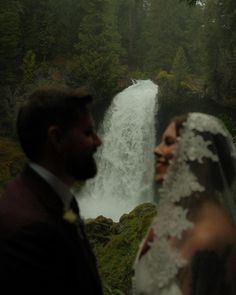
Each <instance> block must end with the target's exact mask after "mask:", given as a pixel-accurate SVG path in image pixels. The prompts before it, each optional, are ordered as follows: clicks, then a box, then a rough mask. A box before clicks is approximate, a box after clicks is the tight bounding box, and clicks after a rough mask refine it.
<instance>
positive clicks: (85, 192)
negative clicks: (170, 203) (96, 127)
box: [77, 80, 158, 221]
mask: <svg viewBox="0 0 236 295" xmlns="http://www.w3.org/2000/svg"><path fill="white" fill-rule="evenodd" d="M157 91H158V87H157V85H155V84H154V83H153V82H152V81H150V80H138V81H136V83H135V84H134V85H132V86H130V87H128V88H126V89H125V90H123V91H122V92H120V93H119V94H118V95H116V96H115V97H114V99H113V102H112V104H111V106H110V108H109V109H108V111H107V113H106V115H105V118H104V121H103V125H102V126H101V128H100V131H99V133H100V136H101V138H102V140H103V145H102V147H100V150H99V151H98V153H97V155H96V162H97V165H98V174H97V176H96V178H94V179H93V180H90V181H87V183H86V185H85V186H84V188H83V189H82V190H81V192H80V193H79V194H78V196H77V197H78V201H79V206H80V209H81V215H82V216H83V217H85V218H90V217H91V218H95V217H97V216H99V215H103V216H105V217H110V218H112V219H113V220H114V221H118V220H119V218H120V217H121V215H123V214H124V213H128V212H130V211H131V210H132V209H134V207H135V206H137V205H138V204H140V203H143V202H148V201H152V200H153V194H154V192H153V187H152V183H153V175H154V156H153V152H152V150H153V148H154V144H155V124H154V122H155V121H154V119H155V113H156V107H157V103H156V95H157Z"/></svg>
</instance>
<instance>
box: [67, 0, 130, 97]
mask: <svg viewBox="0 0 236 295" xmlns="http://www.w3.org/2000/svg"><path fill="white" fill-rule="evenodd" d="M113 9H114V7H113V5H112V1H110V0H105V1H99V2H98V1H95V0H91V1H89V2H88V1H81V10H82V15H83V17H82V20H81V25H80V28H79V32H78V42H77V43H76V45H75V48H76V50H77V55H76V56H75V58H74V60H73V65H74V66H73V68H72V69H73V71H72V72H73V79H74V80H75V81H77V82H78V83H80V84H81V83H83V84H87V85H88V86H89V87H90V88H92V89H93V90H94V92H95V93H96V94H97V96H99V97H100V98H104V96H107V95H108V94H109V93H111V92H115V91H117V81H118V80H119V78H120V77H122V76H123V74H124V67H123V66H122V65H121V63H120V58H121V55H122V50H121V47H120V43H119V35H118V32H117V29H116V26H115V20H114V14H113Z"/></svg>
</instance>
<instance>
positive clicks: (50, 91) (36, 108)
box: [16, 87, 92, 162]
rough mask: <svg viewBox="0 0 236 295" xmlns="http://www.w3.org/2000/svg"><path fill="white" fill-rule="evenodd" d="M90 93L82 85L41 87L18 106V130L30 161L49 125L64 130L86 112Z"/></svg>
mask: <svg viewBox="0 0 236 295" xmlns="http://www.w3.org/2000/svg"><path fill="white" fill-rule="evenodd" d="M91 101H92V96H91V95H90V94H88V93H86V92H85V91H84V90H82V89H69V88H66V87H56V88H55V87H43V88H39V89H37V90H36V91H34V92H33V93H32V94H31V95H30V96H29V97H28V99H27V101H26V102H25V103H24V104H23V105H22V106H21V107H20V109H19V112H18V116H17V126H16V127H17V133H18V137H19V141H20V144H21V146H22V149H23V151H24V153H25V155H26V156H27V157H28V158H29V159H30V160H32V161H35V162H37V161H38V160H39V159H40V156H41V153H42V150H43V146H44V144H45V142H46V140H47V132H48V128H49V127H50V126H51V125H56V126H58V127H60V128H61V130H62V132H65V131H67V130H68V129H69V128H70V127H71V126H72V125H73V124H74V123H75V122H77V121H78V120H79V119H80V117H81V116H82V115H84V114H86V113H88V107H87V105H88V104H89V103H90V102H91Z"/></svg>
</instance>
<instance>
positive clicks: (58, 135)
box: [48, 125, 64, 150]
mask: <svg viewBox="0 0 236 295" xmlns="http://www.w3.org/2000/svg"><path fill="white" fill-rule="evenodd" d="M63 139H64V137H63V134H62V131H61V129H60V127H58V126H57V125H51V126H50V127H49V128H48V141H49V142H50V143H51V144H52V145H53V146H54V148H55V149H57V150H60V148H61V146H62V144H63Z"/></svg>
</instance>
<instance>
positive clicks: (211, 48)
mask: <svg viewBox="0 0 236 295" xmlns="http://www.w3.org/2000/svg"><path fill="white" fill-rule="evenodd" d="M235 19H236V2H235V0H226V1H224V2H222V1H221V0H217V1H214V0H208V1H206V5H205V18H204V26H203V47H204V51H205V52H206V54H205V66H206V67H205V69H206V83H207V85H208V94H209V95H210V96H211V97H213V98H214V99H215V100H217V101H218V103H222V104H225V105H229V106H230V105H233V106H235V105H236V86H235V85H236V80H235V79H236V78H235V77H236V66H235V65H236V50H235V48H236V34H235V29H236V21H235Z"/></svg>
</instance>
